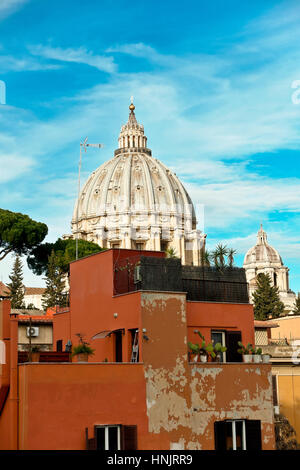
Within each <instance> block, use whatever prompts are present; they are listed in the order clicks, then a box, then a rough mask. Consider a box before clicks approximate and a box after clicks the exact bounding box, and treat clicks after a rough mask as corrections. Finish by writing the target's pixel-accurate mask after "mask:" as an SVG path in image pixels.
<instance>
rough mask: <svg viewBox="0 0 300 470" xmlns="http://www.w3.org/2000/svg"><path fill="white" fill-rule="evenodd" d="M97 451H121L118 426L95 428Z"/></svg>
mask: <svg viewBox="0 0 300 470" xmlns="http://www.w3.org/2000/svg"><path fill="white" fill-rule="evenodd" d="M96 441H97V450H121V433H120V426H97V427H96Z"/></svg>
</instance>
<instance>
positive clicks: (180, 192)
mask: <svg viewBox="0 0 300 470" xmlns="http://www.w3.org/2000/svg"><path fill="white" fill-rule="evenodd" d="M129 109H130V113H129V119H128V122H127V124H125V125H124V126H122V128H121V132H120V136H119V140H118V143H119V148H118V149H117V150H116V151H115V155H114V158H112V159H111V160H109V161H107V162H105V163H104V164H103V165H101V166H100V167H99V168H98V169H97V170H95V171H94V172H93V173H92V174H91V176H90V177H89V179H88V180H87V182H86V183H85V185H84V187H83V189H82V191H81V193H80V197H79V200H78V206H77V203H76V205H75V209H74V213H73V219H72V231H73V233H74V234H76V233H78V234H79V236H80V237H81V238H86V239H88V240H92V241H96V242H98V243H99V244H103V243H104V242H103V239H104V238H105V239H107V240H108V242H109V243H110V245H109V246H113V244H112V242H116V243H117V242H119V241H120V245H119V246H120V247H123V248H132V247H134V246H135V245H134V243H133V244H132V243H130V242H129V241H128V238H129V239H131V240H138V239H140V240H142V241H145V242H147V245H145V246H147V248H146V249H162V243H159V244H157V243H156V242H154V239H157V238H158V239H159V240H160V241H161V242H163V241H165V242H166V243H168V242H170V245H169V246H171V245H172V243H171V242H172V240H174V239H175V238H177V239H178V243H177V244H176V243H175V244H173V246H174V247H175V245H176V249H177V252H178V254H179V251H180V253H182V251H184V250H185V249H186V248H185V242H181V241H180V240H181V238H182V237H183V240H189V241H190V242H191V241H192V240H195V243H194V245H193V248H192V250H194V251H195V250H197V253H198V251H199V249H200V248H199V247H200V244H202V245H203V243H204V238H205V237H204V235H202V234H200V231H198V230H196V218H195V212H194V207H193V204H192V201H191V199H190V197H189V195H188V193H187V192H186V190H185V188H184V187H183V185H182V183H181V182H180V181H179V179H178V178H177V176H176V174H175V173H173V172H172V171H171V170H170V169H168V168H167V167H166V166H165V165H164V164H163V163H162V162H160V161H159V160H157V159H156V158H153V157H152V153H151V150H150V149H149V148H147V137H146V136H145V135H144V127H143V125H141V124H139V123H138V122H137V120H136V117H135V114H134V109H135V107H134V105H133V104H131V106H130V107H129ZM133 232H134V233H133ZM125 239H127V241H124V240H125ZM150 240H152V241H151V242H150ZM196 240H198V242H196ZM104 246H106V245H104ZM164 247H165V244H164ZM198 255H199V253H198V254H197V256H198ZM193 262H194V264H195V263H196V264H197V263H198V262H196V256H195V255H194V261H193Z"/></svg>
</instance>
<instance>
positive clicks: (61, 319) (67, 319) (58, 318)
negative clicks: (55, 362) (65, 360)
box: [53, 311, 71, 351]
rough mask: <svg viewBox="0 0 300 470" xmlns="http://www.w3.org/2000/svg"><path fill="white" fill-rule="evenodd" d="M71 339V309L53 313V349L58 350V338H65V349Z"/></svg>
mask: <svg viewBox="0 0 300 470" xmlns="http://www.w3.org/2000/svg"><path fill="white" fill-rule="evenodd" d="M69 339H71V315H70V311H68V312H64V313H55V314H54V315H53V351H56V342H57V341H58V340H63V350H64V349H65V347H66V343H67V341H68V340H69Z"/></svg>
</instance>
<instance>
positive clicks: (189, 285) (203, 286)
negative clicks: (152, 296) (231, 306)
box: [182, 279, 249, 304]
mask: <svg viewBox="0 0 300 470" xmlns="http://www.w3.org/2000/svg"><path fill="white" fill-rule="evenodd" d="M182 284H183V291H185V292H187V300H193V301H198V302H200V301H208V302H233V303H241V304H244V303H245V304H248V303H249V295H248V284H247V283H245V282H231V281H215V280H214V281H209V280H204V279H182Z"/></svg>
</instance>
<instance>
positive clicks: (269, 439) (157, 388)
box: [141, 292, 274, 450]
mask: <svg viewBox="0 0 300 470" xmlns="http://www.w3.org/2000/svg"><path fill="white" fill-rule="evenodd" d="M185 306H186V303H185V294H174V293H157V292H156V293H154V292H143V293H142V294H141V314H142V326H143V328H145V329H146V335H147V337H148V338H149V340H148V341H147V340H145V339H144V340H143V362H144V374H145V379H146V397H147V398H146V401H147V416H148V431H149V433H150V434H149V439H148V445H149V446H152V447H148V448H156V449H158V450H159V449H170V448H171V447H174V445H175V446H176V445H178V446H181V447H182V448H184V449H191V450H192V449H205V450H208V449H214V447H215V443H214V422H215V421H219V420H223V419H241V418H243V419H259V420H261V422H262V445H263V449H273V448H274V427H273V403H272V387H271V367H270V366H269V365H260V366H258V365H248V364H222V365H221V364H218V363H207V364H205V365H202V366H200V365H191V364H188V362H187V337H186V335H187V325H186V309H185Z"/></svg>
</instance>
